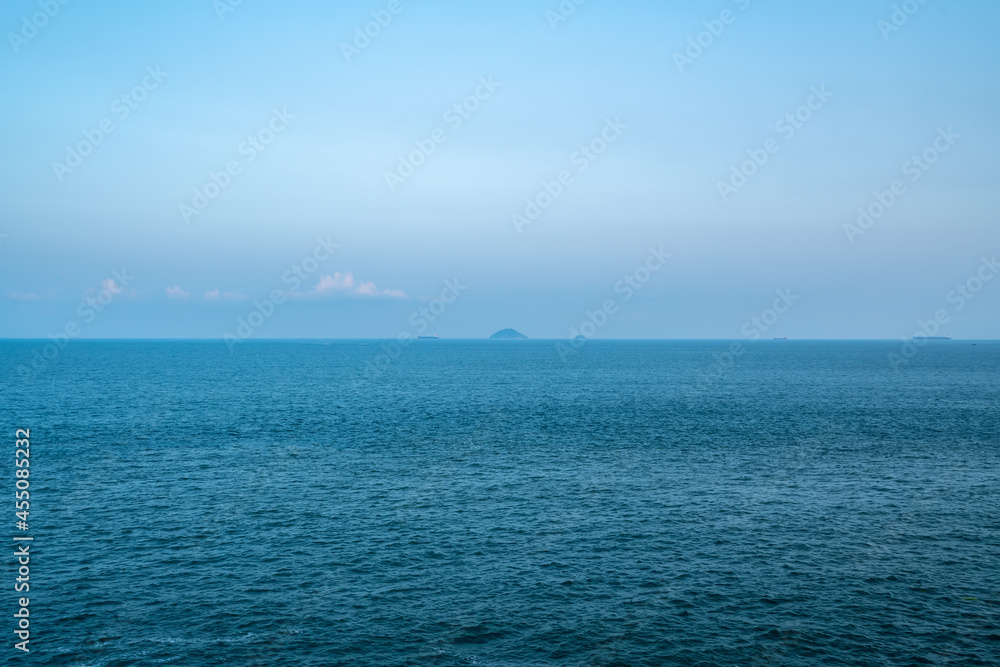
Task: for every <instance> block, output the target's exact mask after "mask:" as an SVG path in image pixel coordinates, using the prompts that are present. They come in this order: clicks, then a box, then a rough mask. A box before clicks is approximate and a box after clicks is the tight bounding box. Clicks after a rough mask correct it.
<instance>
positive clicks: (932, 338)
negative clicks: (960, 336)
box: [927, 336, 951, 340]
mask: <svg viewBox="0 0 1000 667" xmlns="http://www.w3.org/2000/svg"><path fill="white" fill-rule="evenodd" d="M927 340H951V336H928V337H927Z"/></svg>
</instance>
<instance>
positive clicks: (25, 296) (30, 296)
mask: <svg viewBox="0 0 1000 667" xmlns="http://www.w3.org/2000/svg"><path fill="white" fill-rule="evenodd" d="M7 298H8V299H13V300H14V301H38V300H39V299H41V298H42V296H41V295H40V294H39V293H38V292H7Z"/></svg>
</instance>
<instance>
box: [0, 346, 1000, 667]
mask: <svg viewBox="0 0 1000 667" xmlns="http://www.w3.org/2000/svg"><path fill="white" fill-rule="evenodd" d="M406 342H407V344H405V345H403V344H399V343H396V342H393V341H378V340H368V341H363V340H335V341H321V340H307V341H253V340H250V341H246V342H244V343H241V344H239V345H236V346H234V347H233V349H229V347H227V345H226V344H225V343H223V342H220V341H83V340H73V341H70V342H69V343H68V344H67V345H65V346H63V347H60V346H58V345H56V344H55V343H52V342H50V341H44V340H39V341H30V340H4V341H0V373H2V375H0V377H3V378H5V380H4V382H3V384H2V386H0V417H2V420H3V424H4V427H3V431H4V435H5V438H6V441H7V442H6V447H7V450H6V451H7V452H8V454H7V463H6V464H5V466H4V468H3V469H4V470H5V473H4V476H5V478H6V481H3V480H0V487H3V486H5V487H6V489H5V490H3V491H2V492H0V497H6V498H7V507H6V511H7V513H8V514H7V520H6V529H4V530H0V540H4V541H6V542H7V543H8V551H7V553H6V554H5V557H4V558H3V561H2V562H3V566H2V569H0V577H3V578H4V579H5V581H0V590H2V591H6V592H5V593H2V594H0V609H2V610H4V613H3V614H0V616H2V617H4V618H6V621H0V637H5V638H6V640H5V642H4V645H3V646H2V647H0V656H2V660H3V661H4V664H10V665H58V666H68V667H85V666H86V667H97V666H108V667H110V666H125V665H142V666H145V665H178V666H184V667H201V666H214V665H237V666H254V665H257V666H270V665H296V666H306V667H309V666H327V665H331V666H345V667H346V666H351V667H354V666H367V665H372V666H382V665H388V666H404V665H412V666H417V665H428V666H440V667H446V666H448V667H450V666H456V667H458V666H468V665H479V666H483V667H514V666H528V665H532V666H534V665H538V666H542V665H567V666H569V665H573V666H587V665H616V666H623V667H634V666H646V665H649V666H653V665H733V666H737V665H739V666H744V665H803V666H805V665H997V664H1000V343H997V342H990V341H941V342H932V343H927V344H924V345H921V346H913V345H910V346H904V345H903V344H902V342H901V341H895V342H892V341H870V342H865V341H859V342H848V341H794V340H793V341H756V342H752V341H743V342H742V343H741V344H740V345H735V344H734V343H733V342H731V341H601V340H590V341H576V342H574V344H573V345H569V344H568V342H567V341H563V342H561V343H559V342H556V341H539V340H530V341H486V340H482V341H472V340H469V341H462V340H455V341H449V340H420V341H412V342H411V341H406ZM16 429H27V430H29V431H30V467H29V468H27V469H28V470H30V477H29V478H27V479H28V481H29V483H30V515H29V516H28V517H27V518H28V520H27V521H26V522H25V523H26V524H27V526H28V527H27V528H25V529H19V528H16V527H15V522H16V521H17V520H18V519H16V518H15V506H14V504H15V497H14V494H15V484H16V481H17V479H18V478H17V477H16V470H18V468H16V467H15V455H14V451H15V447H16V445H15V432H16ZM22 486H23V485H22ZM19 536H20V537H27V536H30V537H31V538H32V539H31V541H30V566H28V567H30V582H29V585H30V591H29V592H15V579H16V577H17V576H18V567H19V566H18V564H17V559H16V557H15V556H14V553H15V545H18V544H24V543H25V542H24V541H20V542H16V541H14V538H15V537H19ZM20 597H27V598H29V600H30V602H29V606H28V608H29V610H30V644H29V645H28V646H29V647H30V653H24V652H23V651H20V650H18V649H15V648H14V643H15V642H16V641H19V639H18V637H17V635H16V634H15V632H14V630H16V629H17V623H18V619H16V618H14V613H15V611H16V610H17V609H18V608H19V598H20Z"/></svg>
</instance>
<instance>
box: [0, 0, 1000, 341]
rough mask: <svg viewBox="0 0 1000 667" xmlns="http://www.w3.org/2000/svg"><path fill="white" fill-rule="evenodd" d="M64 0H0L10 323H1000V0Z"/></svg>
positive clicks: (214, 332)
mask: <svg viewBox="0 0 1000 667" xmlns="http://www.w3.org/2000/svg"><path fill="white" fill-rule="evenodd" d="M578 1H579V0H578ZM64 2H66V4H62V3H61V2H59V0H42V1H41V2H38V1H37V0H36V1H34V2H32V1H28V0H11V1H9V2H6V3H4V7H3V10H2V13H0V26H2V28H3V32H4V33H5V38H4V44H3V46H2V47H0V52H2V55H0V59H2V70H0V89H2V91H3V100H4V109H5V112H4V114H5V122H4V123H3V126H2V129H0V132H2V134H3V142H2V143H3V148H4V150H3V151H2V154H0V196H2V202H3V208H2V215H0V234H3V235H5V236H4V237H2V238H0V336H7V337H45V336H46V335H49V334H53V333H56V332H58V331H63V330H64V329H65V328H66V326H67V325H70V324H75V325H76V326H77V327H78V333H76V334H74V335H78V336H81V337H160V338H169V337H203V338H218V337H221V336H223V334H225V333H232V332H234V331H235V329H236V327H237V325H238V319H237V318H244V319H247V318H248V317H249V316H250V314H251V313H252V312H254V311H255V310H256V309H257V308H258V307H259V308H260V309H261V310H263V311H267V312H265V313H264V315H267V317H263V316H259V317H258V318H257V321H258V322H261V323H260V325H259V326H257V327H255V328H254V331H253V335H254V336H256V337H260V338H266V337H391V336H395V335H397V333H399V332H402V331H408V332H416V329H417V328H418V325H419V323H420V322H421V321H426V327H423V326H421V327H419V328H420V329H425V328H426V333H438V334H440V335H442V336H444V337H484V336H488V335H489V334H491V333H493V332H494V331H496V330H498V329H501V328H505V327H514V328H517V329H519V330H521V331H523V332H524V333H526V334H528V335H529V336H532V337H539V338H559V337H566V336H569V335H570V332H571V328H572V327H577V328H579V327H580V325H581V324H582V323H583V322H586V321H588V315H587V313H588V311H589V312H590V313H591V314H594V315H595V317H594V319H595V320H597V321H600V322H601V323H602V326H600V327H596V333H595V334H594V335H595V336H596V337H599V338H700V337H708V338H741V337H743V336H745V335H746V332H745V325H746V323H748V322H750V321H751V318H753V317H755V316H757V317H760V316H761V314H762V313H766V311H767V309H768V308H771V307H773V306H774V304H775V301H776V299H780V298H781V297H779V296H777V294H776V290H782V291H783V293H784V294H786V296H787V295H788V292H787V290H790V291H791V295H792V296H793V298H791V299H790V301H791V304H792V305H790V306H788V305H785V302H782V304H781V306H780V307H781V309H784V310H785V311H786V312H784V313H781V314H780V316H779V317H778V318H777V321H775V322H774V323H773V324H772V325H769V326H768V328H767V331H766V335H767V336H772V335H773V336H789V337H811V338H901V337H909V336H910V335H912V333H913V332H914V331H915V330H916V328H917V322H918V320H927V319H929V318H933V317H934V315H935V313H936V312H937V311H941V310H944V311H945V312H946V314H947V315H948V322H947V324H945V325H943V328H942V334H943V335H952V336H955V337H963V338H998V337H1000V318H998V315H997V314H998V313H1000V280H996V281H992V282H989V281H984V282H982V283H978V284H977V280H983V279H984V278H986V277H987V276H989V277H991V278H992V277H993V273H994V272H995V270H994V269H991V268H988V267H989V265H987V266H984V265H983V257H986V258H987V259H990V258H992V257H993V256H994V255H995V254H996V253H1000V228H998V225H997V211H998V204H1000V188H998V187H997V186H996V182H997V177H998V174H1000V169H998V167H997V159H998V156H1000V133H998V123H997V118H998V115H997V114H998V108H1000V95H998V90H1000V79H998V76H997V72H998V71H1000V46H998V40H997V38H996V36H995V34H994V33H995V26H996V25H997V22H998V20H1000V5H998V4H997V3H996V2H992V1H987V0H982V1H968V2H961V3H948V2H945V0H927V1H926V2H923V3H921V2H919V1H918V0H909V2H908V3H897V5H896V7H897V9H895V10H894V5H893V3H892V2H889V1H888V0H887V1H885V2H879V1H875V0H842V1H840V2H829V3H812V2H809V3H805V2H793V1H792V0H770V1H768V2H764V1H763V0H736V1H735V2H734V1H731V0H717V1H714V2H698V3H694V2H687V3H680V2H662V1H657V2H653V1H649V2H641V1H638V0H633V1H623V2H608V1H607V0H586V1H584V2H582V4H580V5H577V4H575V3H574V2H572V0H567V2H564V3H563V4H562V5H561V6H562V8H563V10H562V11H563V12H564V13H566V14H568V16H564V15H563V14H561V13H560V3H559V2H558V1H557V0H551V1H548V2H546V1H532V2H529V1H525V0H508V1H506V2H502V3H501V2H481V1H480V2H470V1H469V0H464V1H462V2H457V1H455V2H451V1H432V0H398V1H394V2H389V1H388V0H385V1H383V0H379V1H373V2H368V1H366V2H357V3H342V2H336V3H333V2H318V1H305V0H299V1H296V2H286V3H276V2H270V3H266V2H263V1H262V0H243V2H240V3H238V4H234V2H228V1H227V0H219V1H218V2H215V3H213V2H212V0H197V1H192V0H183V1H177V0H171V1H170V2H166V1H165V0H159V1H152V2H141V3H110V2H109V3H88V2H83V1H82V0H75V1H66V0H64ZM569 9H573V11H572V13H570V12H569V11H568V10H569ZM907 10H908V11H909V13H907ZM46 12H47V13H46ZM394 12H395V13H394ZM894 12H895V15H894ZM373 17H374V18H373ZM389 19H391V20H389ZM376 20H381V21H382V23H385V24H386V25H384V26H382V25H378V24H377V23H372V22H373V21H376ZM880 22H881V23H880ZM366 24H369V25H367V30H368V32H369V33H372V34H374V35H375V36H373V37H368V36H365V35H364V31H365V30H366ZM39 26H40V27H39ZM699 42H700V44H699ZM456 105H458V106H457V107H456ZM789 114H791V116H790V117H789V116H788V115H789ZM796 114H798V117H797V118H796ZM108 130H110V132H109V131H108ZM419 146H423V148H419ZM431 148H432V149H433V151H431ZM582 149H586V151H584V150H582ZM414 151H419V152H417V153H415V154H413V155H412V158H413V160H412V162H411V159H410V158H411V153H413V152H414ZM925 151H926V154H925ZM427 153H429V155H427ZM401 156H403V157H402V158H401ZM921 156H923V157H921ZM914 157H916V158H917V160H916V161H914ZM401 160H405V163H404V164H402V165H401ZM747 160H751V162H749V163H747V164H745V165H744V164H743V163H744V162H746V161H747ZM752 160H756V163H755V162H753V161H752ZM414 163H419V166H415V167H414ZM759 163H762V164H759ZM741 165H743V166H742V170H743V172H744V173H740V171H739V170H740V169H741ZM411 167H412V173H411ZM734 168H735V169H736V170H737V171H736V173H735V174H734ZM227 170H228V171H227ZM747 173H749V174H750V175H749V176H746V175H745V174H747ZM387 174H390V175H389V176H387ZM720 184H725V185H720ZM546 187H547V189H548V191H547V190H546ZM894 187H895V190H896V192H895V193H893V189H894ZM550 193H551V194H550ZM876 193H880V194H879V195H876ZM210 195H211V196H210ZM203 197H204V199H203ZM879 198H881V199H882V202H881V203H880V202H879ZM528 199H530V200H532V201H533V202H534V204H529V203H528V202H527V201H526V200H528ZM534 205H540V206H539V208H538V210H534V209H533V206H534ZM543 207H544V208H543ZM859 207H863V208H864V209H870V210H871V211H873V212H874V213H875V214H878V213H879V212H880V209H881V210H882V211H883V213H882V215H881V216H877V215H873V217H872V218H871V219H870V220H865V219H863V220H862V221H861V222H862V225H861V226H857V225H858V218H859V213H858V209H859ZM515 215H516V216H520V217H513V218H512V216H515ZM845 225H855V227H847V228H846V229H845ZM318 238H322V239H323V240H324V244H325V245H327V246H330V245H331V244H336V245H337V246H338V247H337V248H336V249H334V250H333V251H332V255H331V254H330V251H329V250H328V249H324V244H319V243H318V241H317V239H318ZM650 248H653V249H654V250H655V251H656V253H654V254H651V251H650ZM665 253H666V254H669V255H670V257H669V258H668V259H656V255H657V254H659V255H660V256H661V257H662V256H663V255H664V254H665ZM310 258H311V259H310ZM317 258H320V259H317ZM323 258H325V259H323ZM303 262H305V265H303ZM294 267H298V274H297V273H296V272H295V268H294ZM653 267H655V269H656V270H650V268H653ZM123 268H124V272H123ZM309 269H312V270H309ZM115 272H118V274H116V273H115ZM977 275H978V276H979V278H977V277H976V276H977ZM626 276H627V277H628V278H627V279H626ZM644 279H645V282H643V280H644ZM970 279H971V280H972V283H971V285H970V284H969V281H970ZM109 281H112V282H109ZM446 281H450V283H446ZM456 281H457V282H456ZM629 282H632V283H634V284H635V285H637V286H638V287H639V288H637V289H633V288H632V287H629ZM122 283H127V284H122ZM296 283H298V284H296ZM449 285H450V286H451V287H449ZM960 285H961V286H963V288H962V289H963V290H965V291H967V292H968V295H967V296H968V297H969V298H966V296H961V292H956V291H955V290H957V288H958V286H960ZM456 287H457V289H455V288H456ZM980 287H981V289H979V290H978V291H975V290H976V289H977V288H980ZM105 290H110V291H105ZM276 290H282V292H281V293H280V294H281V296H282V297H283V299H280V301H281V302H280V303H279V304H278V305H276V306H274V304H270V305H269V303H267V302H264V301H263V300H264V299H270V298H271V296H272V295H273V294H274V293H275V291H276ZM449 290H450V291H449ZM442 293H444V294H445V296H446V299H445V301H450V303H445V301H437V302H435V301H434V300H433V299H435V298H440V296H441V295H442ZM102 295H103V299H104V301H105V302H106V303H105V304H101V303H97V304H96V305H95V304H94V303H91V304H89V305H88V304H87V302H86V301H85V299H88V298H89V299H95V300H96V299H98V298H99V297H102ZM455 295H457V298H455ZM109 297H110V298H109ZM626 297H628V298H626ZM255 300H256V302H257V304H258V305H257V306H255ZM606 302H607V303H606ZM81 303H82V304H84V305H82V306H81V305H80V304H81ZM609 303H610V304H611V305H612V306H613V307H612V308H609V313H607V314H606V322H605V321H604V320H605V318H604V317H602V315H601V314H595V313H596V311H597V309H601V308H604V307H605V306H606V305H608V304H609ZM960 304H961V305H960ZM97 306H100V308H98V307H97ZM271 306H274V308H273V312H270V311H271V310H272V308H271ZM421 308H424V309H432V310H425V313H430V312H432V311H433V312H434V313H436V314H434V315H432V316H433V317H434V321H433V322H431V321H430V319H429V318H426V317H425V315H424V314H420V309H421ZM754 326H756V325H754ZM762 333H763V331H762Z"/></svg>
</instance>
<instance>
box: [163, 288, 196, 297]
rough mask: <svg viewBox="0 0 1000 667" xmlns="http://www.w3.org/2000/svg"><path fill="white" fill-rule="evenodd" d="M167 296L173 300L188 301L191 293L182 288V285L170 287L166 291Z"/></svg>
mask: <svg viewBox="0 0 1000 667" xmlns="http://www.w3.org/2000/svg"><path fill="white" fill-rule="evenodd" d="M166 292H167V296H168V297H170V298H171V299H186V298H188V297H189V296H191V292H185V291H184V290H182V289H181V288H180V285H174V286H173V287H168V288H167V289H166Z"/></svg>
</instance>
